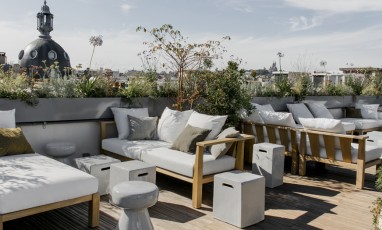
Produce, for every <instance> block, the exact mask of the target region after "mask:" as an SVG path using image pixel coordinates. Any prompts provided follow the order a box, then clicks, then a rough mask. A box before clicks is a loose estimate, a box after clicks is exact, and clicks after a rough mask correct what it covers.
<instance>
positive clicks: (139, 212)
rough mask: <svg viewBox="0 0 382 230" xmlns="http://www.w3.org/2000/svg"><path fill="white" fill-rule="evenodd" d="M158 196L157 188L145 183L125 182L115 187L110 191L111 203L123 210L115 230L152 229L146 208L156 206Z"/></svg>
mask: <svg viewBox="0 0 382 230" xmlns="http://www.w3.org/2000/svg"><path fill="white" fill-rule="evenodd" d="M158 195H159V190H158V187H157V186H156V185H155V184H153V183H150V182H146V181H125V182H121V183H119V184H117V185H115V186H114V187H113V188H112V191H111V202H112V203H113V204H114V205H116V206H118V207H120V208H123V209H124V210H123V212H122V213H121V216H120V218H119V222H118V225H117V227H116V229H120V230H152V229H154V228H153V225H152V223H151V220H150V216H149V213H148V211H147V208H149V207H151V206H153V205H155V204H156V202H157V201H158Z"/></svg>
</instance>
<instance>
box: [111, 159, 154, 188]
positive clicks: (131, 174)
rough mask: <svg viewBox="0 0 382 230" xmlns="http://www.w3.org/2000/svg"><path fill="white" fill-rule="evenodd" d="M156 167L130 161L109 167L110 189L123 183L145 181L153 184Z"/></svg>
mask: <svg viewBox="0 0 382 230" xmlns="http://www.w3.org/2000/svg"><path fill="white" fill-rule="evenodd" d="M155 170H156V167H155V166H154V165H151V164H148V163H146V162H143V161H138V160H131V161H125V162H121V163H117V164H112V165H111V166H110V189H112V188H113V186H114V185H116V184H119V183H121V182H123V181H132V180H138V181H147V182H151V183H153V184H155V179H156V172H155Z"/></svg>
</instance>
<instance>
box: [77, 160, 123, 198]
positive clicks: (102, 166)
mask: <svg viewBox="0 0 382 230" xmlns="http://www.w3.org/2000/svg"><path fill="white" fill-rule="evenodd" d="M74 160H75V162H76V165H77V168H78V169H80V170H82V171H84V172H87V173H89V174H91V175H92V176H94V177H96V178H97V179H98V193H99V194H100V195H105V194H107V193H109V191H108V188H109V177H110V165H112V164H115V163H119V162H121V161H120V160H118V159H115V158H112V157H109V156H105V155H96V156H91V157H82V158H76V159H74Z"/></svg>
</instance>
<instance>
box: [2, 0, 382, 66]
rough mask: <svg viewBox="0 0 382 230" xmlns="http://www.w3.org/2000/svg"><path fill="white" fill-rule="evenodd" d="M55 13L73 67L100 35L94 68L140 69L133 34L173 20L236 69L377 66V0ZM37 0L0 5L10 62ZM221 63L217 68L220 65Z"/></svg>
mask: <svg viewBox="0 0 382 230" xmlns="http://www.w3.org/2000/svg"><path fill="white" fill-rule="evenodd" d="M47 4H48V5H49V7H50V10H51V12H52V13H53V14H54V31H52V33H51V35H52V39H53V40H55V41H56V42H58V43H59V44H61V46H62V47H63V48H64V49H65V50H66V51H67V52H68V54H69V56H70V59H71V64H72V67H75V66H76V65H78V64H82V66H83V68H86V67H87V66H88V65H89V61H90V56H91V51H92V48H93V47H92V46H91V45H90V44H89V38H90V37H91V36H97V35H102V36H103V41H104V43H103V45H102V46H100V47H97V48H96V50H95V54H94V59H93V63H92V67H94V68H100V67H103V68H110V69H113V70H120V71H122V72H123V71H126V70H128V69H141V61H140V58H139V57H138V56H137V54H138V53H139V52H141V51H143V50H145V49H147V47H145V46H144V45H143V44H142V43H143V42H144V41H150V40H151V37H149V35H148V34H145V33H142V32H136V31H135V29H136V28H137V27H138V26H144V27H146V28H153V27H160V26H161V25H162V24H171V25H173V26H174V28H175V29H178V30H180V31H181V33H182V34H183V35H184V36H186V37H189V41H190V42H203V41H206V40H220V39H221V38H222V37H224V36H230V37H231V40H230V41H225V42H224V43H223V45H224V46H225V47H226V48H227V50H228V52H227V57H228V56H229V55H234V56H235V57H237V58H241V59H242V60H243V63H242V65H241V67H242V68H245V69H261V68H264V67H265V68H269V67H270V65H271V64H272V63H273V62H277V67H278V68H279V61H280V60H279V59H280V58H279V56H278V55H277V54H278V52H281V53H282V54H284V56H283V57H282V59H281V61H282V69H283V70H290V71H302V70H309V71H313V70H322V66H320V62H322V61H325V62H326V66H325V68H326V69H327V70H328V71H333V70H335V71H338V69H339V68H341V67H347V66H349V67H350V66H355V67H356V66H359V67H367V66H371V67H382V63H381V58H380V57H379V53H380V52H381V51H382V45H381V41H382V30H381V28H382V23H380V22H381V21H382V20H381V19H382V14H381V11H382V2H380V1H378V0H367V1H362V0H348V1H346V0H336V1H335V2H334V1H329V0H322V1H319V2H317V1H314V0H271V1H269V0H268V1H267V0H254V1H250V0H208V1H201V0H196V1H185V0H181V1H175V0H162V1H149V0H141V1H138V0H115V1H111V2H105V1H101V0H68V1H65V2H64V1H47ZM42 5H43V1H41V0H33V1H27V0H15V1H12V4H11V3H7V4H3V6H2V7H1V9H0V30H1V31H2V34H1V36H0V44H1V45H0V51H2V52H6V53H7V57H8V62H9V63H17V61H18V59H17V56H18V53H19V52H20V50H22V49H23V48H24V47H25V46H26V45H27V44H28V43H30V42H31V41H33V40H34V39H37V38H38V35H39V32H38V31H37V30H36V14H37V12H39V11H40V7H41V6H42ZM227 60H228V58H226V59H225V60H224V62H223V61H218V62H215V67H223V66H224V65H225V62H226V61H227Z"/></svg>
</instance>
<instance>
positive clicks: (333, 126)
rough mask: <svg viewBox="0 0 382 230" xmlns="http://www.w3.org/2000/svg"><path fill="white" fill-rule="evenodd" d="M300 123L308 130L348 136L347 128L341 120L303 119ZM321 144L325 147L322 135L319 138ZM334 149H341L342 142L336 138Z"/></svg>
mask: <svg viewBox="0 0 382 230" xmlns="http://www.w3.org/2000/svg"><path fill="white" fill-rule="evenodd" d="M300 121H301V124H302V125H303V126H304V128H305V129H308V130H316V131H321V132H328V133H339V134H346V132H345V128H344V126H343V124H342V122H341V121H340V120H336V119H328V118H301V119H300ZM319 142H320V145H321V146H322V147H324V146H325V142H324V138H323V136H322V135H320V137H319ZM334 147H335V148H336V149H340V148H341V145H340V141H339V139H338V138H335V146H334Z"/></svg>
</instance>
